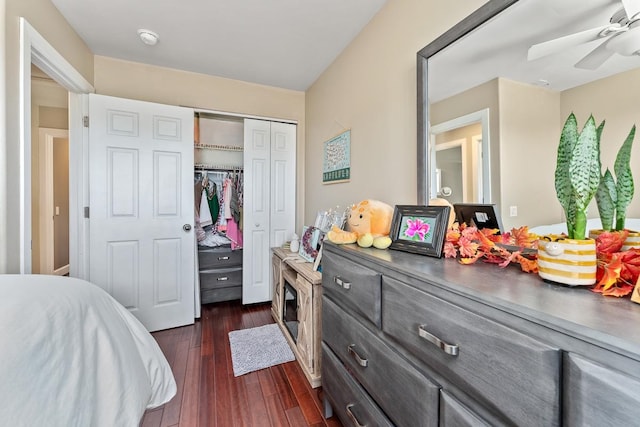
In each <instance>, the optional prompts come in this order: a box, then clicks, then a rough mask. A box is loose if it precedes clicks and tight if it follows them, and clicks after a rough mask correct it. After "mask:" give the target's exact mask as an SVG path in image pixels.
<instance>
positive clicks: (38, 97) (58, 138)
mask: <svg viewBox="0 0 640 427" xmlns="http://www.w3.org/2000/svg"><path fill="white" fill-rule="evenodd" d="M31 128H32V132H31V134H32V137H33V138H32V144H31V154H32V155H31V195H32V196H31V212H32V221H31V230H32V237H31V239H32V273H36V274H37V273H39V274H57V275H65V274H68V273H69V130H68V128H69V92H68V91H67V90H66V89H65V88H63V87H62V86H60V85H59V84H58V83H56V82H55V81H54V80H53V79H52V78H51V77H49V76H48V75H47V74H46V73H45V72H44V71H42V70H40V69H39V68H38V67H37V66H35V65H33V64H32V65H31Z"/></svg>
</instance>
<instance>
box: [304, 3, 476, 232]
mask: <svg viewBox="0 0 640 427" xmlns="http://www.w3.org/2000/svg"><path fill="white" fill-rule="evenodd" d="M483 3H485V2H484V1H480V0H464V1H456V2H455V3H454V2H450V1H445V0H430V1H425V0H389V2H388V3H387V4H386V5H385V6H383V8H382V9H381V10H380V12H378V14H377V15H376V16H375V17H374V18H373V19H372V20H371V22H370V23H369V24H368V25H367V26H366V27H365V28H364V30H363V31H362V32H361V33H360V34H359V35H358V36H357V37H356V39H355V40H354V41H353V42H352V43H351V44H350V45H349V46H348V47H347V48H346V49H345V50H344V51H343V52H342V53H341V54H340V55H339V56H338V58H337V59H336V60H335V61H334V63H333V64H332V65H331V66H330V67H329V68H328V69H327V70H326V71H325V72H324V73H323V74H322V75H321V76H320V78H319V79H318V80H317V81H316V82H315V83H314V84H313V85H312V86H311V88H309V90H308V91H307V99H306V115H307V122H306V126H307V133H306V137H307V138H306V141H307V145H306V157H305V166H306V170H305V192H306V194H307V200H306V203H305V223H306V224H310V223H312V222H313V221H314V220H315V215H316V212H317V211H318V210H321V209H322V210H325V209H327V208H331V207H334V206H336V205H340V206H341V207H345V206H347V205H349V204H352V203H356V202H358V201H360V200H363V199H367V198H375V199H379V200H382V201H384V202H386V203H389V204H390V205H395V204H402V203H406V204H415V203H416V200H417V177H416V173H417V172H416V164H417V160H416V153H417V130H416V114H417V113H416V99H417V97H416V93H417V89H416V81H417V77H416V53H417V52H418V50H420V49H422V48H423V47H424V46H426V45H427V44H428V43H430V42H431V41H432V40H434V39H435V38H436V37H437V36H439V35H440V34H442V33H443V32H445V31H446V30H447V29H449V28H450V27H452V26H453V25H455V24H456V23H457V22H458V21H460V20H461V19H462V18H464V17H465V16H467V15H469V14H470V13H471V12H473V11H474V10H475V9H477V8H478V7H480V6H481V5H482V4H483ZM345 129H351V180H350V182H348V183H343V184H331V185H323V184H322V149H323V142H324V141H326V140H328V139H330V138H331V137H333V136H335V135H337V134H339V133H341V132H342V131H344V130H345Z"/></svg>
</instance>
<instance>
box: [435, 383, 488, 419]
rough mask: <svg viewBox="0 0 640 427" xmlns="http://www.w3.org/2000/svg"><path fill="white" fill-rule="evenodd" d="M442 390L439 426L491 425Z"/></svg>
mask: <svg viewBox="0 0 640 427" xmlns="http://www.w3.org/2000/svg"><path fill="white" fill-rule="evenodd" d="M491 426H492V424H490V423H488V422H486V421H484V420H483V419H482V418H480V417H479V416H478V415H476V414H474V413H473V412H472V411H471V410H470V409H469V408H467V407H466V406H465V405H463V404H462V403H460V402H458V400H457V399H456V398H455V397H453V396H451V395H450V394H449V393H447V392H445V391H444V390H442V391H441V395H440V427H491Z"/></svg>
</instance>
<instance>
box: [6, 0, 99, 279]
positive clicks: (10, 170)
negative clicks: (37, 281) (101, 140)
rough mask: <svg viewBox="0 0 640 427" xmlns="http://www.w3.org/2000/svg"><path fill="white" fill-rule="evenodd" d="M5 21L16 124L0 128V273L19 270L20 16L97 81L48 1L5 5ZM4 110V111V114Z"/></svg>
mask: <svg viewBox="0 0 640 427" xmlns="http://www.w3.org/2000/svg"><path fill="white" fill-rule="evenodd" d="M2 4H6V6H5V7H6V8H3V11H4V12H5V16H4V17H3V19H2V23H3V26H2V28H3V30H4V34H3V36H4V37H6V40H5V43H4V44H2V48H3V49H4V50H3V51H2V50H0V52H1V53H2V62H3V63H4V65H5V66H4V67H0V68H2V69H3V70H4V71H5V72H6V75H5V76H4V79H3V83H4V86H5V90H6V94H5V96H4V97H3V100H4V102H5V108H6V115H5V116H4V119H5V120H6V123H8V124H11V125H10V126H7V127H0V132H2V133H3V134H4V135H3V136H2V140H4V139H5V138H6V144H3V145H0V150H1V151H2V153H1V154H0V161H2V165H0V186H1V188H0V197H1V200H0V273H5V272H6V273H15V272H18V271H19V268H20V266H19V262H20V254H19V250H18V248H19V241H20V229H19V221H20V212H19V204H20V186H19V176H20V166H19V165H20V145H19V140H20V127H19V126H18V123H19V120H20V97H19V96H20V95H19V73H20V21H19V18H20V17H24V18H26V19H27V21H29V23H30V24H31V26H33V27H34V28H35V29H36V31H38V32H39V33H40V34H41V35H42V36H43V37H44V38H45V39H46V40H47V41H48V42H49V43H50V44H51V45H52V46H53V47H54V48H55V49H56V50H57V51H58V52H59V53H60V54H61V55H62V56H64V57H65V59H66V60H67V61H69V63H71V65H73V66H74V67H75V69H76V70H78V71H79V72H80V73H81V74H82V75H83V76H84V78H85V79H87V81H89V82H92V81H93V55H92V54H91V52H90V51H89V49H88V48H87V46H86V45H85V44H84V42H83V41H82V40H81V39H80V38H79V37H78V35H77V34H76V33H75V32H74V31H73V30H72V29H71V27H70V26H69V25H68V24H67V22H66V21H65V19H64V18H63V17H62V15H60V13H59V12H58V10H57V9H56V8H55V7H54V6H53V4H52V3H51V2H50V1H49V0H4V1H3V2H2V3H0V7H1V6H2ZM1 110H2V108H0V112H1Z"/></svg>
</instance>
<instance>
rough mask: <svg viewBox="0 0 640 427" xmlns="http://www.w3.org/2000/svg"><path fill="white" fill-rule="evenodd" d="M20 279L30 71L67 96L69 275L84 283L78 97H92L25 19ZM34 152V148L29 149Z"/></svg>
mask: <svg viewBox="0 0 640 427" xmlns="http://www.w3.org/2000/svg"><path fill="white" fill-rule="evenodd" d="M20 48H21V49H20V64H21V66H20V69H21V70H22V72H21V75H20V106H21V122H20V147H21V150H22V151H21V155H20V177H19V181H20V206H19V209H20V225H19V226H20V247H19V253H20V273H22V274H29V273H32V272H33V266H34V262H33V261H34V260H33V258H34V254H35V253H36V251H34V250H33V247H32V245H33V240H32V239H33V221H32V218H33V217H34V215H33V209H32V208H33V206H32V200H33V199H34V198H36V199H37V197H33V196H32V193H33V191H32V182H33V179H32V172H33V169H34V167H33V166H34V165H32V151H34V150H33V149H32V141H34V140H37V136H36V133H35V131H34V129H33V128H32V115H33V112H34V111H33V109H32V99H31V89H32V84H31V77H32V67H31V65H32V64H33V65H35V66H36V67H37V68H39V69H40V70H41V71H42V72H43V73H45V74H46V76H48V77H50V78H51V79H52V80H53V81H55V82H56V83H57V84H59V85H60V86H61V87H62V88H64V90H66V91H67V93H68V98H67V99H68V129H69V150H68V153H69V167H68V172H69V231H68V234H69V266H70V271H69V275H71V276H74V277H79V278H86V277H87V264H88V260H87V257H86V254H87V252H88V250H87V246H88V243H87V239H88V233H87V221H86V220H84V219H83V218H84V208H83V207H84V206H88V198H89V192H88V187H87V184H86V183H87V181H88V180H87V179H86V176H87V171H86V170H85V169H86V168H84V167H83V165H84V164H85V163H84V158H85V156H86V149H84V148H83V144H82V141H83V134H84V133H85V132H86V130H85V128H84V127H83V124H82V123H83V122H82V116H83V113H84V111H85V110H86V105H85V103H86V100H85V98H83V94H87V93H91V92H93V91H94V89H93V86H92V85H91V84H90V83H89V82H88V81H87V80H86V79H85V78H84V77H83V76H82V75H81V74H80V73H79V72H78V71H77V70H76V69H75V68H73V66H72V65H71V64H69V62H67V60H66V59H65V58H64V57H63V56H62V55H60V53H59V52H58V51H57V50H55V49H54V48H53V46H51V44H50V43H49V42H47V40H45V39H44V37H42V35H40V33H38V32H37V31H36V30H35V29H34V28H33V27H32V26H31V25H30V24H29V23H28V22H27V20H26V19H24V18H20ZM33 146H35V144H33Z"/></svg>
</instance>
